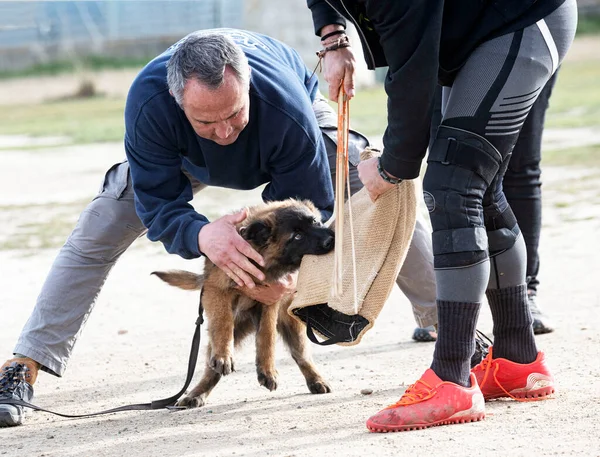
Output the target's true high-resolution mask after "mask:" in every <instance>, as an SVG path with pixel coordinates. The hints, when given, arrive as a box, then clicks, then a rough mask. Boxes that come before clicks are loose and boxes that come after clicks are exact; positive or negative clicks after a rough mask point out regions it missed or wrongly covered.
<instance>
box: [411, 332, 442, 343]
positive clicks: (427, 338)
mask: <svg viewBox="0 0 600 457" xmlns="http://www.w3.org/2000/svg"><path fill="white" fill-rule="evenodd" d="M412 339H413V341H416V342H417V343H431V342H433V341H436V340H437V336H432V335H431V333H430V332H429V331H427V330H419V331H415V332H414V333H413V336H412Z"/></svg>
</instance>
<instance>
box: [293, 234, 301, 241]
mask: <svg viewBox="0 0 600 457" xmlns="http://www.w3.org/2000/svg"><path fill="white" fill-rule="evenodd" d="M301 239H302V233H299V232H296V233H295V234H294V240H296V241H300V240H301Z"/></svg>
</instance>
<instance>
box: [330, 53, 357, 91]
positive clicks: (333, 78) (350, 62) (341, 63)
mask: <svg viewBox="0 0 600 457" xmlns="http://www.w3.org/2000/svg"><path fill="white" fill-rule="evenodd" d="M355 67H356V60H355V59H354V53H353V52H352V48H340V49H336V50H335V51H329V52H327V53H326V54H325V56H324V57H323V77H324V78H325V81H327V83H328V84H329V99H330V100H333V101H334V102H337V101H338V93H339V91H340V85H341V84H342V79H343V80H344V90H345V91H346V94H347V95H348V98H352V97H354V71H355Z"/></svg>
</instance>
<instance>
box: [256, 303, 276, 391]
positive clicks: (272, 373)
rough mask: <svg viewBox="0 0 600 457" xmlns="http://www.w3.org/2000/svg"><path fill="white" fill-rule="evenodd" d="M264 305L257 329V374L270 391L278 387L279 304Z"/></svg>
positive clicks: (260, 382) (259, 380) (260, 381)
mask: <svg viewBox="0 0 600 457" xmlns="http://www.w3.org/2000/svg"><path fill="white" fill-rule="evenodd" d="M259 306H262V313H261V316H260V322H259V324H258V329H257V331H256V374H257V375H258V383H259V384H260V385H261V386H265V387H266V388H267V389H269V390H270V391H273V390H275V389H277V370H276V369H275V344H276V343H277V314H278V307H277V305H270V306H268V305H259Z"/></svg>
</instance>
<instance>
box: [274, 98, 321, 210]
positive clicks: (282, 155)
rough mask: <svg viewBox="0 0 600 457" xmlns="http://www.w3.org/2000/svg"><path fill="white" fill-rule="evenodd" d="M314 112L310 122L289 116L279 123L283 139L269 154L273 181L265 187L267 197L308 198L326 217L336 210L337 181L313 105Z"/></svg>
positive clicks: (280, 135)
mask: <svg viewBox="0 0 600 457" xmlns="http://www.w3.org/2000/svg"><path fill="white" fill-rule="evenodd" d="M308 109H311V108H308ZM310 115H311V116H312V119H311V118H309V121H307V124H308V125H300V123H298V122H296V121H295V120H293V119H290V118H287V121H286V122H285V124H284V125H283V126H282V125H279V126H277V130H278V133H277V137H278V138H282V140H281V143H280V145H278V146H277V151H276V152H275V153H274V154H272V155H271V157H270V158H269V163H268V167H269V173H270V175H271V182H270V183H269V184H268V185H267V186H266V188H265V190H264V191H263V199H264V200H265V201H273V200H284V199H286V198H299V199H308V200H310V201H312V202H313V203H314V204H315V206H316V207H317V208H318V209H319V210H320V211H321V214H322V216H323V220H324V221H325V220H327V219H329V218H330V217H331V215H332V214H333V185H332V184H331V173H330V170H329V162H328V160H327V152H326V150H325V142H324V140H323V137H322V135H321V131H320V129H319V127H318V125H317V121H316V119H314V115H313V114H312V109H311V112H310ZM273 133H275V132H273Z"/></svg>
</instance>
